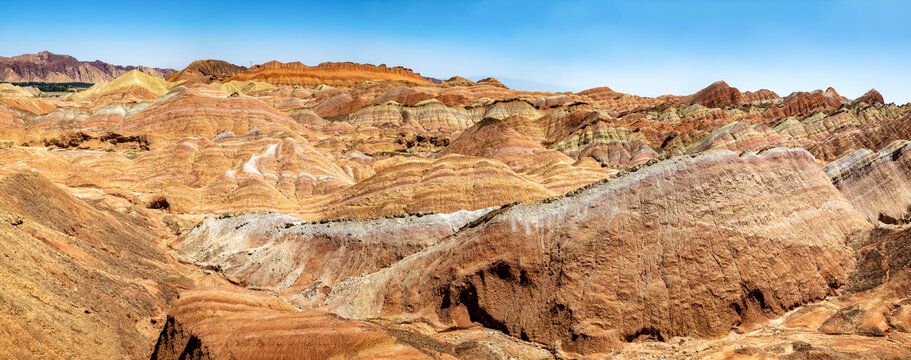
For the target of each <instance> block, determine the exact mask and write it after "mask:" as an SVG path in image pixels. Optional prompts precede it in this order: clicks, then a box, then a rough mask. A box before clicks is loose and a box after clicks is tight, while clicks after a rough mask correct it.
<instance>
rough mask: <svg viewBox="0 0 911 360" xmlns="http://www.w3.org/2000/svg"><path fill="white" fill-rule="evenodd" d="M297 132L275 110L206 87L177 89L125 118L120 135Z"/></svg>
mask: <svg viewBox="0 0 911 360" xmlns="http://www.w3.org/2000/svg"><path fill="white" fill-rule="evenodd" d="M253 128H257V129H260V130H262V131H265V132H266V133H272V132H275V131H288V130H290V129H297V128H299V125H297V123H296V122H295V121H294V120H293V119H291V118H289V117H288V116H287V115H285V114H283V113H281V112H280V111H278V110H276V109H275V108H273V107H271V106H268V105H266V104H265V103H263V102H262V101H259V100H256V99H254V98H249V97H229V96H228V94H225V93H224V92H222V91H219V90H216V89H214V88H212V87H209V86H206V85H188V87H183V86H181V87H180V88H177V89H175V90H173V91H171V92H170V93H169V94H167V95H166V96H164V97H162V98H160V99H158V100H157V101H155V102H154V103H152V104H151V105H148V106H147V107H145V108H144V109H143V110H142V111H139V112H137V113H135V114H134V115H132V116H130V117H128V118H127V119H126V120H125V121H124V123H123V130H124V131H131V132H145V133H150V134H155V135H159V136H164V137H184V136H201V137H204V138H212V137H214V136H215V135H218V134H219V133H220V132H222V131H230V132H232V133H234V134H246V133H247V132H249V131H250V130H251V129H253Z"/></svg>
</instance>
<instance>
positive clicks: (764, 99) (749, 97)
mask: <svg viewBox="0 0 911 360" xmlns="http://www.w3.org/2000/svg"><path fill="white" fill-rule="evenodd" d="M742 95H743V101H744V103H746V104H751V105H761V104H768V103H774V102H776V101H778V100H781V97H779V96H778V94H776V93H775V92H774V91H771V90H767V89H760V90H759V91H756V92H751V91H744V92H743V93H742Z"/></svg>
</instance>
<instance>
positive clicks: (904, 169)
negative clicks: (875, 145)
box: [823, 140, 911, 224]
mask: <svg viewBox="0 0 911 360" xmlns="http://www.w3.org/2000/svg"><path fill="white" fill-rule="evenodd" d="M823 169H824V170H825V172H826V174H827V175H829V177H830V178H832V183H833V184H835V187H837V188H838V189H839V190H840V191H841V192H842V193H843V194H845V197H847V198H848V200H850V201H851V203H852V204H853V205H854V208H856V209H857V210H858V211H859V212H860V213H861V214H863V215H864V216H865V217H866V218H867V220H869V221H870V222H872V223H876V222H883V223H887V224H905V223H908V222H911V142H909V141H907V140H899V141H895V142H893V143H891V144H889V145H888V146H886V147H884V148H882V149H880V150H879V151H878V152H873V151H871V150H869V149H861V150H857V151H855V152H853V153H851V154H850V155H847V156H845V157H843V158H841V159H838V160H835V161H833V162H831V163H829V164H827V165H826V166H825V167H824V168H823Z"/></svg>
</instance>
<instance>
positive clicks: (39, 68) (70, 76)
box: [0, 51, 174, 83]
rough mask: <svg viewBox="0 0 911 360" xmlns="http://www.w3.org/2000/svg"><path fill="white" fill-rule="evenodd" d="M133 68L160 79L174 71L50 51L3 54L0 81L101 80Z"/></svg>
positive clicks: (104, 80) (92, 81)
mask: <svg viewBox="0 0 911 360" xmlns="http://www.w3.org/2000/svg"><path fill="white" fill-rule="evenodd" d="M132 70H138V71H141V72H143V73H146V74H149V75H151V76H154V77H159V78H163V77H167V76H168V75H171V74H172V73H174V70H171V69H159V68H150V67H145V66H138V67H137V66H119V65H111V64H108V63H105V62H102V61H99V60H95V61H79V60H76V58H74V57H72V56H67V55H57V54H54V53H51V52H48V51H42V52H39V53H37V54H23V55H19V56H13V57H0V81H5V82H51V83H63V82H86V83H99V82H106V81H111V80H114V78H116V77H118V76H120V75H123V74H125V73H127V72H129V71H132Z"/></svg>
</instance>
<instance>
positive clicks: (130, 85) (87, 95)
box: [67, 70, 176, 105]
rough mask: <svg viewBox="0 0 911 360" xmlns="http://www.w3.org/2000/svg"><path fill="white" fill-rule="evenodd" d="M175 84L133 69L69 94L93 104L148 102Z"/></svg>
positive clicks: (76, 99)
mask: <svg viewBox="0 0 911 360" xmlns="http://www.w3.org/2000/svg"><path fill="white" fill-rule="evenodd" d="M175 85H176V84H174V83H171V82H168V81H166V80H164V79H160V78H156V77H153V76H149V75H147V74H145V73H142V72H140V71H138V70H133V71H130V72H128V73H125V74H123V75H120V76H118V77H117V78H116V79H114V80H113V81H111V82H100V83H97V84H95V85H93V86H92V87H91V88H89V89H87V90H83V91H80V92H78V93H74V94H70V95H68V96H67V100H70V101H83V100H88V101H91V102H92V103H93V104H94V105H110V104H124V103H139V102H150V101H154V100H157V99H158V98H159V97H161V96H162V95H164V94H166V93H167V92H168V90H170V89H171V88H172V87H174V86H175Z"/></svg>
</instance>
